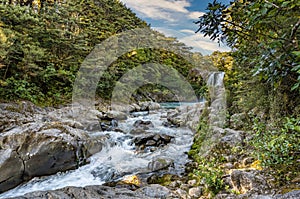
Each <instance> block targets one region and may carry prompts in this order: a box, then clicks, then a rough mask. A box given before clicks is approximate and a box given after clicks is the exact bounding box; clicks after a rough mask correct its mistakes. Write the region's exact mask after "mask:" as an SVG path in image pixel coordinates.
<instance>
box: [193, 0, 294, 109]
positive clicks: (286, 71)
mask: <svg viewBox="0 0 300 199" xmlns="http://www.w3.org/2000/svg"><path fill="white" fill-rule="evenodd" d="M195 23H196V24H198V25H199V29H198V30H197V32H201V33H203V34H204V35H205V36H209V37H210V38H211V39H213V40H218V41H219V42H224V43H226V44H227V45H228V46H230V47H231V48H232V56H233V57H234V60H235V66H236V67H235V68H236V69H238V68H240V69H241V70H240V71H244V75H245V76H248V77H245V78H247V79H256V80H255V81H257V82H260V83H261V84H263V85H264V87H265V88H267V89H268V90H269V91H268V92H279V93H283V95H286V96H287V98H288V99H287V100H288V101H289V103H288V104H285V105H286V106H290V108H291V107H295V106H296V105H297V103H298V105H299V94H300V48H299V37H300V2H299V1H297V0H289V1H283V0H257V1H252V0H235V1H232V2H231V3H230V4H229V5H225V4H223V3H220V2H217V1H216V0H214V1H213V2H212V3H209V5H208V7H207V13H206V14H205V15H203V16H202V17H200V18H199V20H198V21H196V22H195ZM293 101H294V102H293ZM292 109H293V108H292Z"/></svg>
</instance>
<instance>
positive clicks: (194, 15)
mask: <svg viewBox="0 0 300 199" xmlns="http://www.w3.org/2000/svg"><path fill="white" fill-rule="evenodd" d="M204 14H205V13H204V12H190V14H189V18H190V19H194V20H197V19H198V18H199V17H201V16H203V15H204Z"/></svg>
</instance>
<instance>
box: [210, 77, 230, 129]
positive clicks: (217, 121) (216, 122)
mask: <svg viewBox="0 0 300 199" xmlns="http://www.w3.org/2000/svg"><path fill="white" fill-rule="evenodd" d="M224 75H225V73H224V72H213V73H211V74H210V75H209V77H208V79H207V86H208V89H209V94H210V100H211V105H210V109H211V111H210V116H209V118H210V126H217V127H220V128H222V127H223V126H224V124H225V119H226V96H225V87H224V83H223V80H224Z"/></svg>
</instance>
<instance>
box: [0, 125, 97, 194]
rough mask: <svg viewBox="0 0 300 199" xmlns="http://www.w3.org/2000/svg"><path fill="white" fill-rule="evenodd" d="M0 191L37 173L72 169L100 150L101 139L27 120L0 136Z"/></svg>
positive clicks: (45, 173)
mask: <svg viewBox="0 0 300 199" xmlns="http://www.w3.org/2000/svg"><path fill="white" fill-rule="evenodd" d="M0 146H1V148H0V157H1V159H0V173H1V175H0V192H4V191H6V190H8V189H10V188H13V187H15V186H16V185H18V184H20V183H21V182H24V181H27V180H29V179H31V178H33V177H36V176H44V175H50V174H54V173H57V172H59V171H66V170H69V169H75V168H76V167H78V166H79V165H81V164H84V163H85V162H86V160H87V158H88V157H90V156H91V155H92V154H94V153H96V152H99V151H100V150H101V147H102V144H101V142H100V140H98V141H97V140H96V139H91V138H90V137H89V136H88V135H87V134H86V133H85V132H84V131H82V130H79V129H73V128H71V127H69V126H66V125H62V124H59V123H39V124H37V123H29V124H26V125H23V126H22V127H18V128H14V129H12V130H10V131H7V132H5V133H2V135H1V137H0Z"/></svg>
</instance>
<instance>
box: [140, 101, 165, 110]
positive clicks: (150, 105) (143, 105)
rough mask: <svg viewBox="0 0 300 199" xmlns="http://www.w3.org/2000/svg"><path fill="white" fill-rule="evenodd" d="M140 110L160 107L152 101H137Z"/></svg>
mask: <svg viewBox="0 0 300 199" xmlns="http://www.w3.org/2000/svg"><path fill="white" fill-rule="evenodd" d="M139 106H140V111H149V110H157V109H160V104H159V103H156V102H152V101H148V102H139Z"/></svg>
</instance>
